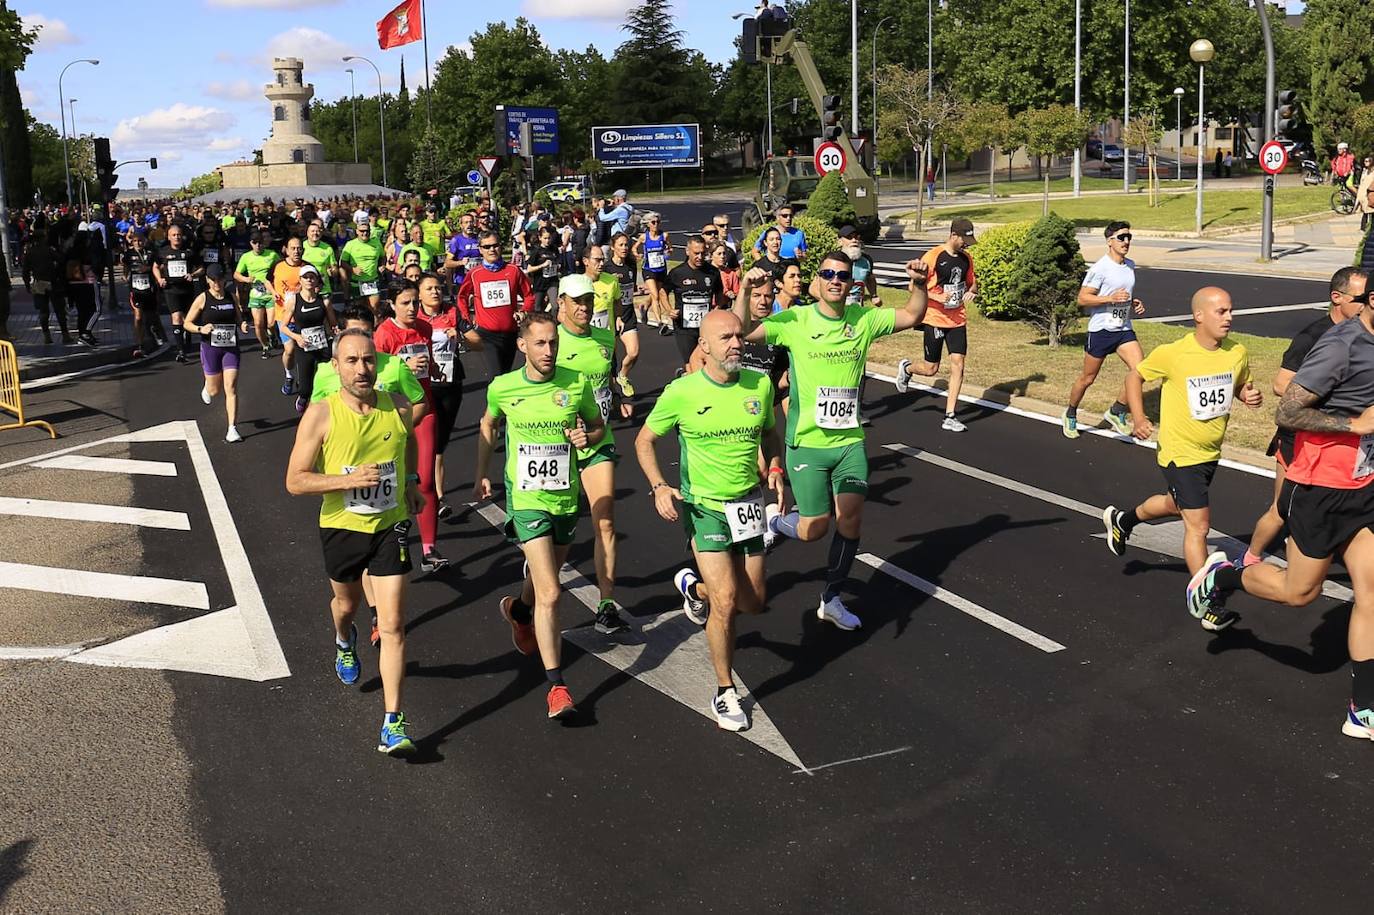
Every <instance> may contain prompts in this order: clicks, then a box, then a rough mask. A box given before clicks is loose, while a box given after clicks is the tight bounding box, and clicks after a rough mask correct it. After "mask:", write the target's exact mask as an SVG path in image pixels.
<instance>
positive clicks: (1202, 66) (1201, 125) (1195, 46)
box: [1188, 38, 1217, 235]
mask: <svg viewBox="0 0 1374 915" xmlns="http://www.w3.org/2000/svg"><path fill="white" fill-rule="evenodd" d="M1216 54H1217V49H1216V48H1215V47H1213V46H1212V43H1211V42H1210V41H1208V40H1207V39H1206V38H1199V39H1198V40H1197V41H1195V42H1193V43H1192V44H1191V45H1189V46H1188V56H1189V57H1191V58H1192V59H1193V63H1195V64H1197V234H1198V235H1202V154H1203V149H1204V147H1205V146H1206V143H1205V142H1204V137H1205V136H1206V129H1207V125H1206V123H1205V121H1204V115H1203V112H1204V111H1205V110H1206V109H1205V108H1204V107H1203V90H1204V87H1205V81H1204V74H1203V71H1204V70H1206V69H1207V64H1208V62H1210V61H1211V59H1212V58H1213V57H1215V56H1216Z"/></svg>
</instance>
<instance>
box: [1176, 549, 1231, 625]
mask: <svg viewBox="0 0 1374 915" xmlns="http://www.w3.org/2000/svg"><path fill="white" fill-rule="evenodd" d="M1230 568H1233V566H1232V565H1231V560H1229V559H1227V558H1226V554H1225V553H1223V552H1222V551H1221V550H1217V551H1216V552H1215V553H1212V554H1211V555H1209V556H1208V557H1207V560H1206V561H1205V562H1203V564H1202V568H1200V569H1198V570H1197V573H1196V574H1195V575H1193V577H1192V578H1191V579H1190V580H1189V582H1188V590H1187V592H1186V593H1187V597H1188V612H1189V613H1191V614H1192V615H1193V619H1199V620H1200V619H1202V618H1203V617H1204V616H1206V615H1207V614H1208V612H1209V611H1211V610H1212V609H1213V606H1212V605H1213V604H1214V603H1215V602H1216V599H1217V572H1219V571H1220V570H1222V569H1230ZM1223 628H1224V627H1223Z"/></svg>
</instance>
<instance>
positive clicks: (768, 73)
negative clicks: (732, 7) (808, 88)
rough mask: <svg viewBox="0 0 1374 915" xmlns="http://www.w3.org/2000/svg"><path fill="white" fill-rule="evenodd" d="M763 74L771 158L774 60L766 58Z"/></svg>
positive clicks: (766, 151)
mask: <svg viewBox="0 0 1374 915" xmlns="http://www.w3.org/2000/svg"><path fill="white" fill-rule="evenodd" d="M752 15H754V14H753V13H734V14H732V15H731V16H730V18H731V19H736V20H738V19H744V18H746V17H748V16H752ZM763 74H764V85H765V86H767V90H766V91H767V93H768V95H767V104H768V142H767V143H765V144H764V147H763V151H764V155H765V156H766V157H767V158H769V159H771V158H773V62H772V61H769V60H765V61H764V62H763Z"/></svg>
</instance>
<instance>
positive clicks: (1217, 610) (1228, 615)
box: [1198, 607, 1240, 632]
mask: <svg viewBox="0 0 1374 915" xmlns="http://www.w3.org/2000/svg"><path fill="white" fill-rule="evenodd" d="M1238 619H1240V614H1239V613H1237V612H1236V611H1234V610H1227V609H1226V608H1225V607H1212V608H1211V609H1210V610H1208V611H1207V612H1206V613H1204V614H1202V619H1200V620H1198V623H1199V624H1201V626H1202V628H1203V629H1206V630H1207V631H1208V632H1221V631H1222V630H1223V629H1229V628H1231V625H1232V624H1233V623H1235V621H1236V620H1238Z"/></svg>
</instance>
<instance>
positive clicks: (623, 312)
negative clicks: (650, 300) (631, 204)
mask: <svg viewBox="0 0 1374 915" xmlns="http://www.w3.org/2000/svg"><path fill="white" fill-rule="evenodd" d="M610 249H611V257H610V260H608V261H605V262H604V263H602V265H601V269H602V271H603V272H605V273H609V274H610V275H611V276H613V277H615V279H616V282H617V283H619V284H620V310H619V311H617V312H616V315H617V316H616V319H615V328H616V331H617V332H619V334H620V343H621V345H622V346H624V347H625V358H623V359H622V360H621V361H620V371H619V373H618V374H617V375H616V376H615V383H616V384H618V385H620V390H621V393H623V394H624V395H625V396H626V397H634V396H635V389H634V385H633V384H632V383H631V381H630V369H632V368H634V365H635V363H636V362H638V361H639V318H638V316H637V315H636V314H635V286H636V285H637V284H636V282H635V273H636V271H637V270H638V268H639V265H638V263H637V262H636V261H635V259H634V257H632V256H631V255H630V237H629V236H628V235H626V234H625V233H624V232H621V233H618V234H617V235H616V236H615V237H614V238H612V239H611V243H610Z"/></svg>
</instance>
